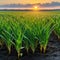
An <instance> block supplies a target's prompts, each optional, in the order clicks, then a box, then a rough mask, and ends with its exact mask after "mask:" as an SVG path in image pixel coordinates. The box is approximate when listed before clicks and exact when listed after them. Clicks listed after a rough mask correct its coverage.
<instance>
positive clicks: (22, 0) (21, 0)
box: [0, 0, 60, 5]
mask: <svg viewBox="0 0 60 60" xmlns="http://www.w3.org/2000/svg"><path fill="white" fill-rule="evenodd" d="M51 2H60V0H0V5H5V4H34V3H41V4H42V3H51Z"/></svg>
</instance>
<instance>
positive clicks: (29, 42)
mask: <svg viewBox="0 0 60 60" xmlns="http://www.w3.org/2000/svg"><path fill="white" fill-rule="evenodd" d="M59 19H60V17H59V16H48V17H43V16H40V17H39V16H37V17H34V16H32V17H30V16H28V17H24V16H19V17H17V16H12V15H3V14H0V40H2V42H4V43H5V44H6V46H7V48H8V50H9V53H10V52H11V46H12V45H14V47H15V49H16V51H17V53H18V56H20V55H21V54H20V51H21V49H23V48H25V49H26V50H27V51H28V49H29V48H31V49H32V51H33V53H34V51H35V49H36V48H37V46H38V44H39V45H40V51H43V52H44V53H45V51H46V48H47V44H48V41H49V37H50V34H51V33H52V31H54V32H55V33H56V34H57V35H58V37H60V20H59ZM0 43H1V41H0ZM1 44H2V43H1Z"/></svg>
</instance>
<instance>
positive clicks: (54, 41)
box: [0, 33, 60, 60]
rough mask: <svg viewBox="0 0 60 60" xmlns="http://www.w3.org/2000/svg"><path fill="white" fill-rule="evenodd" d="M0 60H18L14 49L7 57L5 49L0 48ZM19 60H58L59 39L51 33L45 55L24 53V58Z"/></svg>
mask: <svg viewBox="0 0 60 60" xmlns="http://www.w3.org/2000/svg"><path fill="white" fill-rule="evenodd" d="M24 52H25V51H24ZM0 60H18V59H17V54H16V51H15V49H14V50H13V51H12V52H11V54H10V55H9V54H8V51H7V49H6V47H4V46H3V47H0ZM19 60H60V39H58V37H57V36H56V35H55V34H54V33H52V34H51V37H50V39H49V44H48V47H47V52H46V54H41V53H39V52H35V53H34V54H30V53H29V54H26V52H25V54H24V56H22V57H21V58H20V59H19Z"/></svg>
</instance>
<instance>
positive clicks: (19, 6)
mask: <svg viewBox="0 0 60 60" xmlns="http://www.w3.org/2000/svg"><path fill="white" fill-rule="evenodd" d="M35 5H38V6H39V7H40V8H41V7H46V8H49V7H58V6H60V2H52V3H43V4H41V3H36V4H7V5H0V8H32V7H33V6H35Z"/></svg>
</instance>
